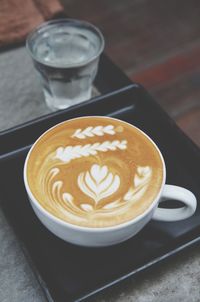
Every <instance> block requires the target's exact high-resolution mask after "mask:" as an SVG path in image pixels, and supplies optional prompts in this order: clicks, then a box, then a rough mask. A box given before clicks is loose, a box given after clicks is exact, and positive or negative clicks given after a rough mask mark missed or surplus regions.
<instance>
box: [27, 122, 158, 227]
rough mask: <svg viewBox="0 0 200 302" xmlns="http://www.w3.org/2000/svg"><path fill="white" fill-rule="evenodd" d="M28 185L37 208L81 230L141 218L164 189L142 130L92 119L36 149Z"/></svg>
mask: <svg viewBox="0 0 200 302" xmlns="http://www.w3.org/2000/svg"><path fill="white" fill-rule="evenodd" d="M27 175H28V183H29V186H30V188H31V190H32V193H33V195H34V196H35V197H36V199H37V200H38V201H39V203H40V204H41V205H42V206H43V207H44V208H45V209H46V210H47V211H49V212H50V213H51V214H53V215H55V216H56V217H58V218H60V219H62V220H64V221H66V222H69V223H72V224H76V225H80V226H86V227H106V226H113V225H116V224H120V223H123V222H126V221H128V220H130V219H133V218H135V217H136V216H138V215H140V214H142V213H143V212H144V211H145V210H146V209H147V208H148V207H149V206H150V205H151V203H152V201H153V200H154V198H155V196H156V195H157V193H158V191H159V189H160V187H161V184H162V177H163V176H162V161H161V158H160V155H159V153H158V151H157V149H156V148H155V146H154V145H153V144H152V143H151V142H150V141H149V140H148V139H147V138H146V137H145V136H144V135H142V134H141V133H140V131H139V130H137V129H136V128H134V127H132V126H131V125H129V124H127V123H124V122H122V121H119V120H116V119H111V118H103V117H91V118H90V117H88V118H77V119H73V120H71V121H69V122H64V123H61V124H59V125H57V126H56V127H54V128H52V129H50V130H49V131H47V132H46V133H45V134H44V135H43V136H42V137H41V138H40V139H39V140H38V141H37V143H36V144H35V145H34V147H33V149H32V151H31V153H30V157H29V161H28V165H27Z"/></svg>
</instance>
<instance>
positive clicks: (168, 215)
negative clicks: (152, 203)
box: [152, 185, 197, 221]
mask: <svg viewBox="0 0 200 302" xmlns="http://www.w3.org/2000/svg"><path fill="white" fill-rule="evenodd" d="M168 199H173V200H178V201H181V202H183V203H184V204H185V206H184V207H181V208H177V209H164V208H159V206H158V208H157V209H156V210H155V212H154V214H153V217H152V218H153V219H154V220H159V221H178V220H183V219H186V218H189V217H190V216H192V215H193V214H194V212H195V211H196V207H197V200H196V197H195V196H194V194H193V193H192V192H190V191H189V190H187V189H184V188H182V187H178V186H172V185H165V186H164V190H163V192H162V196H161V199H160V201H159V203H161V202H163V201H165V200H168Z"/></svg>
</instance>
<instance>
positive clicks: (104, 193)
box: [78, 164, 120, 204]
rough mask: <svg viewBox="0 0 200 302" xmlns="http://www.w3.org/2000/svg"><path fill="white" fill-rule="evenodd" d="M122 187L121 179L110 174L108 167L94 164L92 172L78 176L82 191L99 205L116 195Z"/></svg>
mask: <svg viewBox="0 0 200 302" xmlns="http://www.w3.org/2000/svg"><path fill="white" fill-rule="evenodd" d="M119 185H120V177H119V176H118V175H113V174H112V173H111V172H109V170H108V167H107V166H103V167H101V166H99V165H97V164H94V165H93V166H92V167H91V169H90V171H87V172H82V173H80V174H79V176H78V186H79V188H80V189H81V191H82V192H83V193H84V194H86V195H88V196H89V197H91V198H92V199H93V200H94V201H95V203H96V204H97V203H98V202H99V201H100V200H101V199H103V198H106V197H108V196H110V195H112V194H113V193H115V192H116V191H117V190H118V188H119Z"/></svg>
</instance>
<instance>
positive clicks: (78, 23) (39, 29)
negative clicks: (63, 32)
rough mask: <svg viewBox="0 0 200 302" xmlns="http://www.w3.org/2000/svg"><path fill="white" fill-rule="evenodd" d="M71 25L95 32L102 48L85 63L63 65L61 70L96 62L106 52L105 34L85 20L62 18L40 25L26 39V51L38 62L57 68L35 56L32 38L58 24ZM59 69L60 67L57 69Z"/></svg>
mask: <svg viewBox="0 0 200 302" xmlns="http://www.w3.org/2000/svg"><path fill="white" fill-rule="evenodd" d="M65 23H66V24H71V25H74V26H75V27H81V26H83V27H84V28H87V29H89V30H93V32H94V33H95V34H96V35H97V36H98V37H99V40H100V43H99V44H100V46H99V49H98V51H97V53H95V54H94V55H93V56H91V57H90V58H89V59H87V60H85V61H84V62H80V63H73V64H66V65H65V64H63V66H59V68H73V67H81V66H85V65H87V64H88V63H91V62H92V61H94V60H95V59H97V58H98V57H99V56H100V55H101V53H102V52H103V50H104V47H105V39H104V36H103V34H102V33H101V31H100V30H99V28H97V27H96V26H95V25H93V24H92V23H90V22H87V21H84V20H78V19H72V18H60V19H54V20H50V21H46V22H43V23H41V24H39V25H38V26H36V27H35V28H34V29H33V30H32V31H31V32H30V33H29V34H28V36H27V38H26V49H27V50H28V53H29V54H30V56H31V58H32V59H33V60H34V61H36V62H38V63H41V64H43V65H45V66H47V67H57V66H56V65H55V64H51V62H48V63H47V62H45V61H43V60H41V59H39V58H38V57H37V56H36V55H34V53H33V51H32V49H31V46H30V41H31V40H32V38H33V37H34V35H36V34H37V33H40V32H42V31H45V29H46V28H48V27H51V26H53V25H56V24H65ZM57 68H58V67H57Z"/></svg>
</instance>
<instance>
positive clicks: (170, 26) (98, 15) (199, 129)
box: [62, 0, 200, 146]
mask: <svg viewBox="0 0 200 302" xmlns="http://www.w3.org/2000/svg"><path fill="white" fill-rule="evenodd" d="M62 3H63V4H64V6H65V8H66V12H67V14H68V15H69V16H71V17H74V18H78V19H84V20H87V21H90V22H92V23H93V24H95V25H96V26H98V27H99V28H100V29H101V31H102V32H103V34H104V37H105V40H106V53H107V54H108V55H109V56H110V58H111V59H112V60H113V61H114V62H115V63H116V64H117V65H119V66H120V67H121V68H122V70H123V71H124V72H125V73H126V74H127V75H128V76H129V77H130V78H131V79H132V80H133V81H135V82H138V83H141V84H143V85H144V87H145V88H146V89H147V90H148V91H149V92H150V93H151V94H152V95H153V96H154V98H155V99H156V101H158V102H159V103H160V105H161V106H162V107H163V108H164V109H165V110H166V111H167V112H168V113H169V115H170V116H171V117H172V118H173V119H175V121H176V122H177V123H178V125H179V126H180V127H181V128H182V129H183V130H184V131H185V133H187V134H188V135H189V136H190V137H191V139H192V140H193V141H194V142H196V144H198V145H199V146H200V1H199V0H189V1H188V0H168V1H164V0H109V1H107V0H101V1H99V0H85V1H81V0H62Z"/></svg>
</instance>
